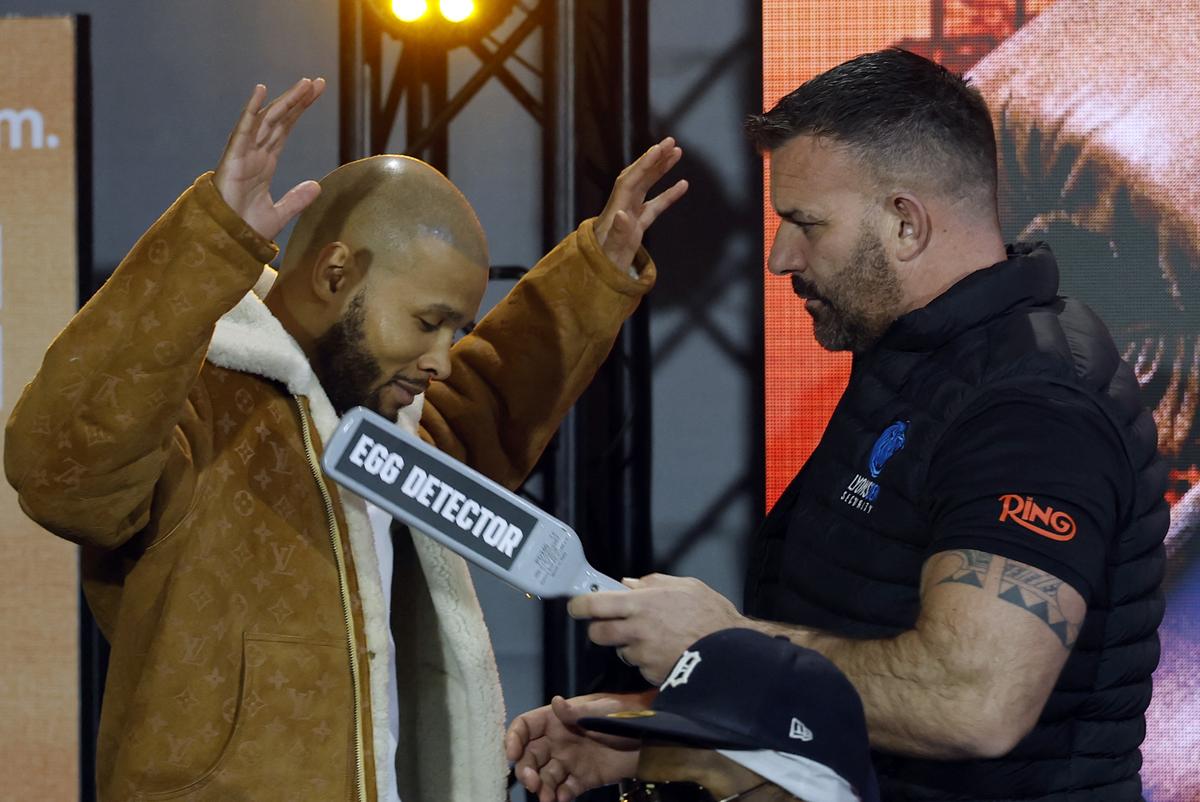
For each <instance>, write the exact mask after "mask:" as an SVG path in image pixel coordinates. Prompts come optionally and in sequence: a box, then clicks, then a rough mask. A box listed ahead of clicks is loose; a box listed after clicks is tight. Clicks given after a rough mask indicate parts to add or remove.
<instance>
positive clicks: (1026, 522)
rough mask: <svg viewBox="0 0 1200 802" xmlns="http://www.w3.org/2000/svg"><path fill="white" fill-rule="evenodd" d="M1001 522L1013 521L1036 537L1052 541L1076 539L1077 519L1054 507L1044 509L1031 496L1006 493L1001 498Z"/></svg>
mask: <svg viewBox="0 0 1200 802" xmlns="http://www.w3.org/2000/svg"><path fill="white" fill-rule="evenodd" d="M999 520H1000V522H1001V523H1003V522H1004V521H1012V522H1013V523H1015V524H1016V525H1017V526H1021V527H1024V528H1025V529H1028V530H1029V531H1030V532H1033V533H1034V534H1035V535H1041V536H1042V537H1048V538H1050V539H1051V540H1062V541H1065V540H1070V539H1071V538H1073V537H1075V519H1074V518H1072V517H1071V516H1070V515H1067V513H1065V512H1063V511H1061V510H1056V509H1054V508H1053V507H1043V506H1041V505H1040V504H1038V503H1037V502H1036V501H1034V500H1033V499H1032V498H1031V497H1029V496H1019V495H1017V494H1016V493H1006V494H1005V495H1003V496H1000V518H999Z"/></svg>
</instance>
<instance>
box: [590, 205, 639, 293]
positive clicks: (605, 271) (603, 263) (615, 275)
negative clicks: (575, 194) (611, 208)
mask: <svg viewBox="0 0 1200 802" xmlns="http://www.w3.org/2000/svg"><path fill="white" fill-rule="evenodd" d="M595 226H596V218H594V217H592V218H589V219H587V220H584V221H583V222H582V223H580V224H579V228H578V229H576V231H575V235H576V243H577V245H578V247H579V252H580V253H581V254H583V258H584V261H586V262H587V265H588V268H589V269H591V271H592V272H593V273H595V274H596V275H597V276H598V277H599V278H600V279H601V280H602V281H603V282H604V283H605V284H607V285H608V286H609V287H610V288H611V289H613V290H616V291H617V292H619V293H622V294H624V295H630V296H633V297H640V296H642V295H645V294H646V293H648V292H650V289H651V288H652V287H653V286H654V282H655V280H656V279H657V278H658V269H657V268H656V267H655V266H654V260H653V259H651V258H650V254H649V253H647V252H646V249H645V248H643V247H640V246H639V247H638V250H637V253H636V254H635V255H634V257H633V269H634V270H636V271H637V276H636V277H634V276H631V275H630V274H629V273H628V272H626V271H623V270H621V269H620V268H618V267H617V266H616V265H614V264H613V263H612V261H611V260H609V258H608V256H607V255H606V254H605V253H604V249H603V248H602V247H600V242H599V241H598V240H597V239H596V227H595Z"/></svg>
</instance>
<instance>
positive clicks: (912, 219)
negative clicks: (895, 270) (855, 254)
mask: <svg viewBox="0 0 1200 802" xmlns="http://www.w3.org/2000/svg"><path fill="white" fill-rule="evenodd" d="M887 212H888V213H887V215H886V218H887V222H888V226H889V231H887V232H886V236H887V237H888V240H890V242H888V244H889V246H890V247H889V250H891V251H892V253H893V254H894V255H895V257H896V259H897V260H898V261H900V262H911V261H912V260H913V259H916V258H917V257H918V256H920V255H921V254H922V253H924V252H925V249H926V248H927V247H929V240H930V238H931V237H932V235H933V221H932V220H930V218H929V210H928V209H927V208H925V204H924V203H922V202H921V199H920V198H918V197H917V196H916V195H914V194H912V193H911V192H898V193H896V194H894V195H892V197H891V198H889V200H888V207H887ZM888 240H885V242H886V241H888Z"/></svg>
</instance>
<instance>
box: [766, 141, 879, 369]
mask: <svg viewBox="0 0 1200 802" xmlns="http://www.w3.org/2000/svg"><path fill="white" fill-rule="evenodd" d="M869 186H870V184H869V183H868V181H867V177H866V176H865V175H864V174H863V171H862V170H861V168H860V167H859V166H858V165H857V164H856V163H855V160H854V159H853V157H852V156H851V155H850V154H849V153H848V152H846V151H845V150H843V149H842V148H839V147H837V146H834V145H832V144H830V143H829V142H828V141H827V140H821V139H817V138H815V137H809V136H798V137H795V138H794V139H792V140H790V141H788V142H786V143H785V144H783V145H782V146H780V147H779V148H777V149H775V150H774V151H773V152H772V153H771V202H772V204H773V205H774V206H775V211H776V213H777V214H778V215H779V218H780V224H779V231H778V232H777V233H776V235H775V241H774V243H772V246H771V253H770V257H769V259H768V261H767V264H768V267H769V268H770V270H771V272H772V273H774V274H775V275H777V276H785V277H787V278H789V279H790V280H791V282H792V288H793V289H794V290H795V292H796V295H798V296H799V297H800V298H801V299H803V301H804V308H805V311H807V312H808V314H809V315H811V316H812V320H813V336H814V337H815V338H816V340H817V342H818V343H820V344H821V346H822V347H824V348H827V349H829V350H830V351H855V352H858V351H863V350H866V349H867V348H869V347H870V346H871V345H872V344H874V343H875V341H876V340H878V339H879V338H880V337H881V336H882V335H883V333H884V331H886V330H887V327H888V326H890V325H891V323H892V321H894V320H895V319H896V318H897V317H898V316H899V314H900V309H901V297H902V294H901V289H900V279H899V276H898V274H897V272H896V270H895V268H894V267H893V266H892V265H891V263H890V262H889V260H888V256H887V253H886V252H885V250H884V247H883V243H882V241H881V240H880V235H879V232H878V230H877V218H878V210H877V208H876V206H875V203H874V201H873V199H872V196H871V195H869V194H867V191H866V190H867V188H868V187H869Z"/></svg>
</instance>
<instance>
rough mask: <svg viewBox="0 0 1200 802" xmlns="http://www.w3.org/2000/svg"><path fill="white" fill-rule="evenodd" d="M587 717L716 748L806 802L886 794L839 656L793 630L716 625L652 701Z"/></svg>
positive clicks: (623, 729) (860, 801) (605, 726)
mask: <svg viewBox="0 0 1200 802" xmlns="http://www.w3.org/2000/svg"><path fill="white" fill-rule="evenodd" d="M579 723H580V725H581V726H583V727H586V728H588V729H591V730H596V731H597V732H606V733H611V734H613V735H624V736H627V737H631V738H641V739H643V740H652V741H664V742H668V743H678V744H681V745H684V746H696V747H701V748H704V749H714V750H716V751H718V752H719V753H720V754H722V755H724V756H725V757H728V758H729V759H731V760H733V761H734V762H736V763H739V764H740V765H742V766H745V767H746V768H748V769H750V770H751V771H753V772H754V773H755V774H758V775H759V776H761V777H762V778H763V779H765V780H769V781H770V782H772V783H774V784H775V785H778V786H779V787H780V788H783V789H784V790H786V791H787V792H788V793H791V794H793V795H795V796H797V797H800V798H801V799H804V800H806V802H879V786H878V783H877V781H876V779H875V771H874V769H873V768H872V767H871V755H870V747H869V746H868V742H867V722H866V717H865V716H864V714H863V706H862V700H860V699H859V697H858V692H857V691H855V690H854V686H853V685H851V684H850V680H848V679H846V676H845V675H844V674H843V673H842V672H841V671H840V670H838V668H837V667H836V666H834V665H833V663H831V662H829V660H827V659H826V658H825V657H823V656H821V655H820V654H818V653H817V652H814V651H813V650H812V649H806V648H804V647H802V646H797V645H796V644H794V643H792V642H791V641H789V640H788V639H787V638H783V637H778V638H772V637H771V636H769V635H764V634H763V633H761V632H756V631H754V630H751V629H726V630H722V631H720V632H716V633H713V634H712V635H709V636H707V637H704V638H701V639H700V640H698V641H696V642H695V643H694V644H692V645H691V646H690V647H688V648H687V649H686V650H685V651H684V653H683V655H682V656H681V657H680V658H679V660H678V661H677V662H676V663H675V666H674V668H672V669H671V673H670V674H669V675H668V676H667V679H666V680H665V681H664V682H663V684H662V686H661V687H660V688H659V693H658V696H657V698H655V700H654V703H653V705H651V708H650V709H649V710H633V711H624V712H620V713H612V714H610V715H608V716H603V717H591V718H584V719H581V720H580V722H579Z"/></svg>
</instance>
